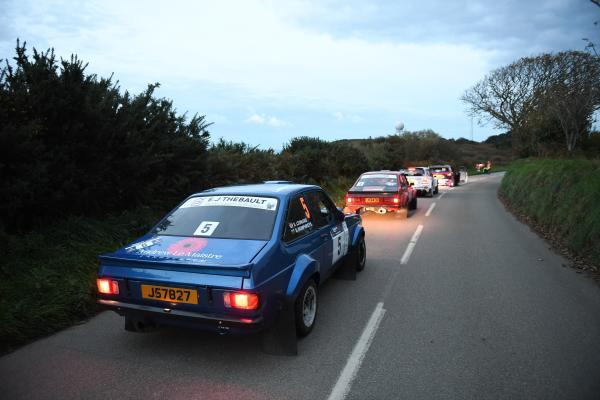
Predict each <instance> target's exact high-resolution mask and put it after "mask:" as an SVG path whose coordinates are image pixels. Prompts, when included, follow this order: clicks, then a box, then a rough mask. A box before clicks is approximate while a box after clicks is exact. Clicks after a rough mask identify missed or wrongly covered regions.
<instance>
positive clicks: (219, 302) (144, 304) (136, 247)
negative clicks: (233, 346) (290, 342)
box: [98, 235, 267, 332]
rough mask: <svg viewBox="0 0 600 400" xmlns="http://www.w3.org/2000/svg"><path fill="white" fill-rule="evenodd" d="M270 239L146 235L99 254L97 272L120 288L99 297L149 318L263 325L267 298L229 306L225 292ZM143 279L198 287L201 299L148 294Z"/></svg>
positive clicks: (238, 284)
mask: <svg viewBox="0 0 600 400" xmlns="http://www.w3.org/2000/svg"><path fill="white" fill-rule="evenodd" d="M266 244H267V242H266V241H258V240H232V239H213V238H208V239H206V238H185V237H175V236H156V235H149V236H145V237H143V238H141V239H140V240H139V241H137V242H134V243H132V244H131V245H129V246H127V247H124V248H122V249H119V250H118V251H116V252H114V253H110V254H105V255H103V256H101V257H100V269H99V274H98V276H99V277H100V278H111V279H113V280H116V281H117V282H118V286H119V294H117V295H106V294H105V295H99V299H98V302H99V303H100V304H102V305H104V306H107V307H109V308H112V309H114V310H116V311H117V312H119V313H121V314H124V315H127V316H133V317H135V318H136V319H138V320H139V319H142V320H143V321H145V322H147V323H163V324H176V325H183V326H188V327H196V328H202V329H215V330H217V331H220V332H223V331H228V330H231V331H236V330H243V331H248V330H256V329H260V328H261V327H262V323H263V319H262V317H261V311H262V308H264V306H265V305H266V302H265V301H264V300H265V299H263V301H262V303H261V306H260V308H259V309H257V310H239V309H230V308H226V307H225V304H224V299H223V293H224V291H239V290H241V289H242V288H243V282H244V279H245V278H248V277H249V274H250V268H251V266H252V260H253V258H254V257H255V256H256V254H257V253H258V252H259V251H260V250H261V249H262V248H263V247H264V246H265V245H266ZM186 245H188V247H186ZM142 284H145V285H152V286H160V287H166V288H174V289H177V288H181V289H191V290H195V291H196V293H197V303H198V304H186V303H180V302H170V301H163V300H152V299H148V298H143V297H142V290H141V285H142Z"/></svg>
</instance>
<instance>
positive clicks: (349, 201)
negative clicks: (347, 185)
mask: <svg viewBox="0 0 600 400" xmlns="http://www.w3.org/2000/svg"><path fill="white" fill-rule="evenodd" d="M352 200H354V199H353V198H352V197H348V196H346V203H352Z"/></svg>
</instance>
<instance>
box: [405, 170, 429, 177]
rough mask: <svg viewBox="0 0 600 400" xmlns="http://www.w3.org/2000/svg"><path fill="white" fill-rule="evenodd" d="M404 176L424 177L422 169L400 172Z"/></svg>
mask: <svg viewBox="0 0 600 400" xmlns="http://www.w3.org/2000/svg"><path fill="white" fill-rule="evenodd" d="M402 173H403V174H404V175H405V176H423V175H425V170H424V169H423V168H411V169H405V170H404V171H402Z"/></svg>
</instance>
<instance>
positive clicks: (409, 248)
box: [400, 225, 423, 265]
mask: <svg viewBox="0 0 600 400" xmlns="http://www.w3.org/2000/svg"><path fill="white" fill-rule="evenodd" d="M421 232H423V225H419V226H417V230H416V231H415V233H413V235H412V238H411V239H410V242H409V243H408V246H406V250H404V254H403V255H402V258H401V259H400V264H402V265H404V264H406V263H408V260H409V259H410V255H411V254H412V252H413V250H414V248H415V245H416V244H417V241H418V240H419V237H420V236H421Z"/></svg>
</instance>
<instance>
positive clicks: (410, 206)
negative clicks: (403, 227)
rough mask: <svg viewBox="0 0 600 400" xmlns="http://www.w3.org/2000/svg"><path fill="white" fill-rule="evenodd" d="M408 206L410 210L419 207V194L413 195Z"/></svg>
mask: <svg viewBox="0 0 600 400" xmlns="http://www.w3.org/2000/svg"><path fill="white" fill-rule="evenodd" d="M408 208H409V210H416V209H417V196H415V197H413V199H412V200H411V201H410V204H409V206H408Z"/></svg>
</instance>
